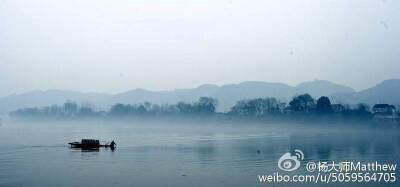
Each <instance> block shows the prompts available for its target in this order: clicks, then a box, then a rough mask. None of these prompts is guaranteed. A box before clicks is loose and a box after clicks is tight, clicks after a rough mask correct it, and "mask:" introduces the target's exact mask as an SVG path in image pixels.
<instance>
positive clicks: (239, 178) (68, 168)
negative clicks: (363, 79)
mask: <svg viewBox="0 0 400 187" xmlns="http://www.w3.org/2000/svg"><path fill="white" fill-rule="evenodd" d="M351 125H352V124H346V126H351ZM81 138H96V139H100V140H103V141H111V140H115V141H116V142H117V146H118V147H117V149H116V150H115V151H111V150H110V149H106V148H103V149H100V150H99V151H82V150H80V149H72V148H70V147H68V146H67V143H68V142H71V141H79V140H80V139H81ZM399 145H400V133H399V130H398V128H390V129H385V128H374V127H365V128H364V127H362V126H357V127H355V128H350V127H343V126H342V127H340V128H338V127H336V128H334V127H323V128H317V127H311V126H309V127H308V126H304V125H303V126H296V125H290V124H288V125H278V124H276V125H273V124H246V123H243V124H230V123H227V122H226V123H224V122H222V123H211V122H207V123H196V124H190V123H188V122H184V121H178V122H148V121H147V122H101V121H97V122H93V121H92V122H28V121H26V122H21V121H20V122H15V121H10V120H3V124H2V125H1V126H0V186H272V185H274V186H293V185H294V183H286V184H285V183H260V182H259V181H258V175H265V174H273V172H277V171H278V172H281V171H280V170H279V168H278V166H277V161H278V159H279V158H280V157H281V156H282V155H283V154H284V153H286V152H288V151H292V150H294V149H300V150H302V151H303V152H304V157H305V160H304V161H303V162H302V164H303V166H302V167H300V168H299V169H298V170H296V171H294V172H292V173H290V174H295V173H297V174H306V173H307V171H306V170H305V166H304V165H305V162H308V161H361V162H375V161H380V162H383V163H400V162H399V160H400V146H399ZM396 177H397V178H400V176H399V175H398V172H397V171H396ZM399 180H400V179H399ZM296 185H301V184H299V183H298V184H296ZM303 185H304V186H309V184H303ZM356 185H358V186H365V185H366V183H362V184H357V183H348V184H344V183H341V184H340V183H336V184H335V186H356ZM318 186H327V185H318ZM371 186H398V183H394V184H393V183H392V184H389V183H371Z"/></svg>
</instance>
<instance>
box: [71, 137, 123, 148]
mask: <svg viewBox="0 0 400 187" xmlns="http://www.w3.org/2000/svg"><path fill="white" fill-rule="evenodd" d="M68 144H69V145H71V147H73V148H82V149H98V148H100V147H110V148H111V149H114V148H115V146H116V144H115V143H114V141H112V142H111V143H110V144H100V141H99V140H95V139H82V140H81V141H80V142H70V143H68Z"/></svg>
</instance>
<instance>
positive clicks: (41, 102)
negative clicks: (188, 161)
mask: <svg viewBox="0 0 400 187" xmlns="http://www.w3.org/2000/svg"><path fill="white" fill-rule="evenodd" d="M303 93H309V94H310V95H312V96H313V97H314V98H316V99H317V98H318V97H320V96H323V95H325V96H329V97H330V98H331V100H332V102H333V103H348V104H356V103H359V102H363V103H367V104H374V103H378V102H387V103H391V104H395V105H400V98H399V96H398V95H400V79H388V80H385V81H383V82H381V83H379V84H377V85H375V86H374V87H371V88H367V89H364V90H361V91H358V92H357V91H355V90H354V89H352V88H350V87H348V86H344V85H340V84H336V83H333V82H330V81H326V80H313V81H306V82H302V83H300V84H298V85H296V86H290V85H287V84H284V83H279V82H262V81H245V82H241V83H238V84H225V85H221V86H218V85H214V84H203V85H200V86H198V87H196V88H185V89H174V90H169V91H150V90H146V89H142V88H137V89H132V90H129V91H126V92H121V93H117V94H105V93H96V92H79V91H70V90H55V89H51V90H47V91H38V90H35V91H31V92H26V93H22V94H12V95H9V96H6V97H2V98H0V113H7V112H9V111H12V110H16V109H18V108H23V107H35V106H37V107H41V106H49V105H53V104H58V105H61V104H63V103H64V102H65V101H66V100H73V101H76V102H77V103H86V104H92V105H94V106H96V107H97V108H98V109H107V108H108V107H110V106H111V105H112V104H115V103H125V104H135V103H143V102H145V101H148V102H151V103H157V104H173V103H177V102H179V101H183V102H194V101H196V100H197V99H198V98H199V97H201V96H207V97H214V98H216V99H218V101H219V105H218V108H217V110H218V111H227V110H229V109H230V107H232V106H233V105H234V104H235V103H236V102H237V101H238V100H242V99H253V98H258V97H275V98H277V99H279V100H281V101H283V102H288V101H290V99H291V98H292V97H293V96H294V95H298V94H303ZM396 94H397V95H396Z"/></svg>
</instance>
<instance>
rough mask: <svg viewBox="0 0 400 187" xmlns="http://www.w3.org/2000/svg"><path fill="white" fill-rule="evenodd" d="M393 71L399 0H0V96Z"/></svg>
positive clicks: (358, 77) (355, 81) (377, 75)
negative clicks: (58, 90)
mask: <svg viewBox="0 0 400 187" xmlns="http://www.w3.org/2000/svg"><path fill="white" fill-rule="evenodd" d="M389 78H400V1H396V0H359V1H357V0H337V1H334V0H314V1H308V0H292V1H289V0H241V1H238V0H226V1H219V0H210V1H208V0H202V1H200V0H198V1H193V0H190V1H189V0H181V1H178V0H173V1H167V0H165V1H161V0H143V1H134V0H131V1H128V0H126V1H123V0H120V1H117V0H113V1H111V0H104V1H101V0H95V1H89V0H85V1H72V0H65V1H54V0H49V1H44V0H37V1H30V0H26V1H19V0H1V1H0V96H5V95H8V94H11V93H21V92H25V91H32V90H37V89H39V90H46V89H69V90H76V91H94V92H108V93H116V92H122V91H127V90H130V89H134V88H146V89H150V90H165V89H167V90H171V89H175V88H191V87H196V86H199V85H201V84H204V83H211V84H217V85H221V84H227V83H239V82H242V81H250V80H252V81H253V80H254V81H267V82H283V83H287V84H290V85H296V84H298V83H300V82H303V81H309V80H313V79H323V80H329V81H333V82H336V83H339V84H345V85H348V86H351V87H353V88H355V89H358V90H359V89H364V88H367V87H370V86H373V85H375V84H377V83H379V82H381V81H383V80H384V79H389Z"/></svg>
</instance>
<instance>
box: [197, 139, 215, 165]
mask: <svg viewBox="0 0 400 187" xmlns="http://www.w3.org/2000/svg"><path fill="white" fill-rule="evenodd" d="M194 151H195V153H196V154H197V155H198V157H199V159H200V161H202V162H209V161H211V160H212V159H213V158H214V156H215V153H216V148H215V140H204V141H200V142H199V143H198V144H197V145H195V147H194Z"/></svg>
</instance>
